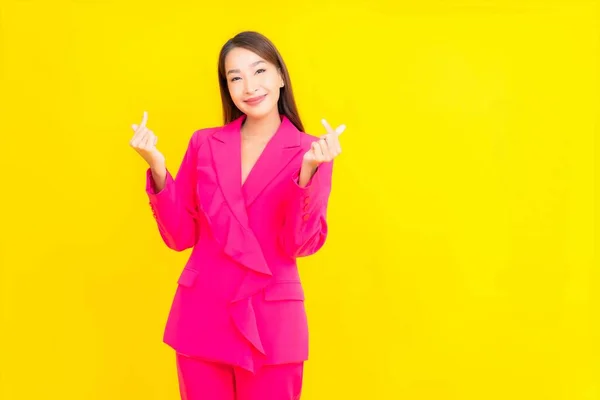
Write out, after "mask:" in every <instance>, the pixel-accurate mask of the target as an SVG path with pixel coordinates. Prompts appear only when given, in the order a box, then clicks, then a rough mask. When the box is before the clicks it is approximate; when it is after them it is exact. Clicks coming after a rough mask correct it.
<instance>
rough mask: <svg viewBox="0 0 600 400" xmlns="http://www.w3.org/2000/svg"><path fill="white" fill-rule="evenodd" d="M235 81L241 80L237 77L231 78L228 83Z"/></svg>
mask: <svg viewBox="0 0 600 400" xmlns="http://www.w3.org/2000/svg"><path fill="white" fill-rule="evenodd" d="M237 79H241V78H240V77H239V76H234V77H233V78H231V79H230V82H234V81H235V80H237Z"/></svg>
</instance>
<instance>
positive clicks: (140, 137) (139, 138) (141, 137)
mask: <svg viewBox="0 0 600 400" xmlns="http://www.w3.org/2000/svg"><path fill="white" fill-rule="evenodd" d="M147 134H148V128H143V127H138V130H137V132H136V133H135V135H133V139H131V145H132V146H133V147H138V146H141V145H143V144H144V141H145V138H146V135H147Z"/></svg>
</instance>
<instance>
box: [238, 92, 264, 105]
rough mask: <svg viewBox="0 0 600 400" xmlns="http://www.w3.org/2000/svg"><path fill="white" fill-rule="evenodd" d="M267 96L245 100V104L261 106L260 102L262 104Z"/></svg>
mask: <svg viewBox="0 0 600 400" xmlns="http://www.w3.org/2000/svg"><path fill="white" fill-rule="evenodd" d="M266 96H267V95H266V94H263V95H262V96H256V97H251V98H249V99H248V100H244V102H245V103H246V104H248V105H251V106H255V105H257V104H260V102H262V101H263V100H264V99H265V97H266Z"/></svg>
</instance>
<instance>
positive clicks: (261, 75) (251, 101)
mask: <svg viewBox="0 0 600 400" xmlns="http://www.w3.org/2000/svg"><path fill="white" fill-rule="evenodd" d="M225 78H226V79H227V86H228V88H229V94H230V95H231V99H232V100H233V103H234V104H235V105H236V106H237V108H239V109H240V111H241V112H242V113H244V114H246V115H247V116H248V117H249V118H256V119H260V118H262V117H264V116H266V115H268V114H270V113H271V112H273V111H274V110H275V111H276V112H277V102H278V101H279V93H280V89H281V88H282V87H283V79H282V77H281V74H280V73H279V71H278V69H277V67H276V66H275V65H273V64H271V63H269V62H267V61H265V60H263V59H262V58H261V57H259V56H258V55H257V54H256V53H253V52H252V51H250V50H247V49H244V48H241V47H236V48H234V49H233V50H231V51H230V52H229V53H228V54H227V56H226V57H225Z"/></svg>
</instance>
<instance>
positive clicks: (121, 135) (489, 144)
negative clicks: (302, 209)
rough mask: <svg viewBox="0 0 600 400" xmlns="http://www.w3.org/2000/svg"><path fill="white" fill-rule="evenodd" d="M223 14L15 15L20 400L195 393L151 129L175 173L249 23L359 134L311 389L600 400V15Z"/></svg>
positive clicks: (311, 121)
mask: <svg viewBox="0 0 600 400" xmlns="http://www.w3.org/2000/svg"><path fill="white" fill-rule="evenodd" d="M202 3H204V2H200V1H194V2H192V1H188V2H178V1H171V2H160V3H158V2H157V3H150V2H148V1H143V2H142V1H136V2H123V1H116V0H113V1H108V0H107V1H100V0H98V1H92V0H90V1H52V2H50V1H46V2H43V1H16V0H1V2H0V23H1V31H0V33H1V36H0V46H1V47H0V49H1V51H0V57H1V58H0V79H1V80H0V172H1V175H0V203H1V204H0V267H1V268H0V273H1V275H0V289H1V297H0V299H1V314H0V317H1V319H0V323H1V326H0V340H1V347H0V360H1V361H0V368H1V370H0V372H1V375H0V398H1V399H2V400H21V399H61V400H69V399H86V400H88V399H89V400H96V399H97V400H100V399H102V400H107V399H111V400H116V399H144V400H149V399H160V400H167V399H172V400H174V399H177V398H178V394H177V387H176V371H175V364H174V357H173V353H172V351H171V349H170V348H168V347H167V346H166V345H164V344H163V343H162V341H161V339H162V329H163V326H164V322H165V320H166V315H167V312H168V308H169V306H170V302H171V299H172V295H173V293H174V290H175V286H176V283H175V282H176V279H177V276H178V275H179V273H180V270H181V268H182V266H183V263H184V261H185V258H186V257H187V255H188V253H187V252H186V253H183V254H178V253H175V252H172V251H170V250H168V249H167V248H166V246H164V245H163V244H162V242H161V241H160V238H159V235H158V232H157V230H156V227H155V225H154V220H153V218H152V214H151V211H150V209H149V207H148V204H147V199H146V197H145V193H144V171H145V165H144V164H143V161H142V160H141V158H139V157H138V156H137V155H136V154H135V153H134V151H133V150H132V149H130V148H129V146H128V141H129V139H130V136H131V134H132V132H131V129H130V126H131V124H132V123H138V122H139V121H140V119H141V117H142V112H143V111H144V110H147V111H148V113H149V122H148V124H149V127H151V129H153V130H154V131H155V132H156V133H157V134H158V136H159V137H160V141H159V148H160V149H161V150H162V151H163V152H164V153H165V154H166V156H167V160H168V162H169V165H170V167H171V168H172V169H176V168H177V166H178V163H179V160H180V157H181V156H182V154H183V151H184V149H185V146H186V144H187V140H188V138H189V136H190V135H191V133H192V132H193V131H194V130H196V129H198V128H201V127H206V126H212V125H215V124H219V123H220V122H221V120H220V102H219V97H218V87H217V79H216V77H217V75H216V61H217V54H218V51H219V48H220V46H221V45H222V44H223V43H224V42H225V40H227V39H228V38H229V37H231V36H232V35H234V34H235V33H236V32H238V31H240V30H245V29H254V30H259V31H261V32H263V33H265V34H266V35H267V36H269V37H270V38H271V39H273V41H274V42H275V43H276V45H277V46H278V47H279V49H280V50H281V52H282V54H283V56H284V58H285V60H286V61H287V63H288V66H289V68H290V72H291V74H292V79H293V84H294V88H295V93H296V97H297V101H298V103H299V106H300V110H301V115H302V117H303V120H304V122H305V125H306V127H307V131H309V132H310V133H313V134H316V135H319V134H321V133H322V126H321V125H320V122H319V121H320V119H321V118H323V117H326V118H327V119H328V120H329V121H330V123H332V124H335V125H337V124H340V123H345V124H346V125H347V127H348V129H347V130H346V132H345V133H344V135H343V136H342V139H343V149H344V152H343V154H342V155H341V157H340V159H339V160H338V161H337V163H336V170H335V181H334V191H333V194H332V197H331V203H330V214H329V217H330V218H329V219H330V224H331V236H330V237H329V241H328V243H327V245H326V247H325V248H324V249H323V251H322V252H320V253H319V254H318V255H316V256H314V257H312V258H309V259H303V260H302V261H301V268H302V276H303V280H304V284H305V287H306V291H307V296H308V299H307V307H308V312H309V319H310V324H311V357H312V359H311V361H310V362H309V363H308V364H307V369H306V379H305V395H304V396H303V399H306V400H330V399H368V400H372V399H377V400H378V399H410V400H421V399H423V400H424V399H427V400H433V399H435V400H458V399H460V400H495V399H512V400H517V399H518V400H521V399H523V400H525V399H527V400H531V399H543V400H552V399H565V400H594V399H596V400H597V399H600V384H599V381H600V362H599V357H600V351H599V344H598V343H599V340H600V329H599V328H600V325H599V322H598V318H599V315H600V314H599V307H598V306H599V301H598V300H599V295H598V291H599V289H600V288H599V285H598V282H599V281H598V278H599V275H598V270H597V265H596V264H595V260H594V246H595V244H597V243H595V242H594V224H595V220H594V218H595V214H594V178H595V171H594V167H595V165H594V151H595V149H594V144H595V142H594V135H596V134H597V133H598V119H597V118H598V114H597V113H598V110H599V101H598V100H599V97H598V95H599V85H598V72H599V63H598V61H599V52H598V50H599V46H598V45H599V41H598V37H599V29H598V28H599V20H598V11H599V8H598V2H594V1H566V0H565V1H479V2H477V1H431V0H428V1H422V2H419V5H418V6H417V5H415V4H417V2H416V1H415V2H409V1H401V2H397V1H392V0H389V1H384V0H379V1H373V2H372V1H368V0H364V1H356V2H342V1H339V2H334V1H328V0H319V1H314V0H310V1H298V2H293V3H291V2H285V1H283V2H282V1H272V0H263V1H260V2H247V1H233V0H232V1H222V2H210V4H207V5H203V4H202ZM596 172H597V170H596Z"/></svg>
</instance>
